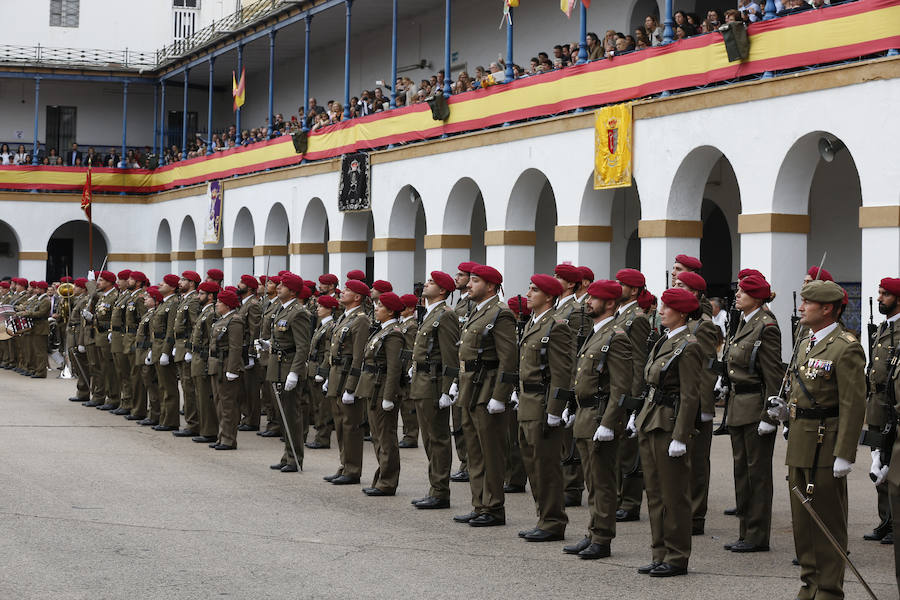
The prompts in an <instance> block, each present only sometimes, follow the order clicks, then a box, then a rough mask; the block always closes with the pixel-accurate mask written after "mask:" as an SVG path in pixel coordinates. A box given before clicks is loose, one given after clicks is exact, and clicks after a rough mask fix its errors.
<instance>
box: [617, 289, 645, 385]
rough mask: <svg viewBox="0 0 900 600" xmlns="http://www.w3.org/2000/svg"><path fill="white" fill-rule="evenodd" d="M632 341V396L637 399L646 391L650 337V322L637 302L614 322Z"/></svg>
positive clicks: (621, 313)
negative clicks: (645, 377)
mask: <svg viewBox="0 0 900 600" xmlns="http://www.w3.org/2000/svg"><path fill="white" fill-rule="evenodd" d="M613 322H614V324H615V325H618V326H619V327H621V328H622V330H623V331H624V332H625V335H627V336H628V339H629V340H631V367H632V380H631V394H630V395H631V396H632V397H635V398H637V397H638V396H640V395H641V393H643V391H644V367H645V365H646V364H647V350H648V348H647V339H648V338H649V337H650V321H649V320H648V319H647V315H645V314H644V311H642V310H641V307H640V306H638V303H637V302H634V303H632V304H631V305H630V306H629V307H628V308H626V309H625V310H621V309H620V312H619V313H618V314H617V315H616V318H615V319H614V320H613Z"/></svg>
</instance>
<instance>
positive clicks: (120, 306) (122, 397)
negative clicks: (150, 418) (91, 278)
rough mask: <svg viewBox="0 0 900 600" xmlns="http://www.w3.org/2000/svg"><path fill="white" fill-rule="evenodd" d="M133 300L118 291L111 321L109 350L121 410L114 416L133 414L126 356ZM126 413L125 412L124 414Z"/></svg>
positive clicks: (128, 363)
mask: <svg viewBox="0 0 900 600" xmlns="http://www.w3.org/2000/svg"><path fill="white" fill-rule="evenodd" d="M130 299H131V292H129V291H128V290H118V291H117V296H116V301H115V303H113V308H112V314H111V316H110V320H109V350H110V353H111V354H112V361H113V370H114V371H115V378H116V381H117V382H118V386H119V408H117V409H115V410H113V413H114V414H128V413H130V412H131V391H132V390H131V386H130V385H129V383H130V381H131V379H130V377H131V363H132V361H131V360H130V359H131V356H129V355H127V354H125V311H126V309H127V308H128V302H129V300H130ZM123 411H124V412H123Z"/></svg>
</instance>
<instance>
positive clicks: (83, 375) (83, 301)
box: [66, 277, 91, 402]
mask: <svg viewBox="0 0 900 600" xmlns="http://www.w3.org/2000/svg"><path fill="white" fill-rule="evenodd" d="M88 299H89V298H88V295H87V279H85V278H84V277H79V278H78V279H76V280H75V282H74V284H73V289H72V297H71V298H69V302H70V306H69V320H68V323H67V325H66V353H67V354H68V356H69V364H71V365H72V374H73V375H74V376H75V395H74V396H73V397H71V398H69V400H70V401H71V402H87V401H88V400H89V399H90V397H91V380H90V365H88V361H87V354H86V350H85V347H84V345H83V343H82V336H83V335H84V320H83V319H82V317H81V311H82V310H84V307H85V306H87V301H88Z"/></svg>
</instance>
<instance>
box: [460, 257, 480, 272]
mask: <svg viewBox="0 0 900 600" xmlns="http://www.w3.org/2000/svg"><path fill="white" fill-rule="evenodd" d="M477 266H478V263H477V262H472V261H471V260H464V261H463V262H461V263H459V265H458V266H457V267H456V268H457V269H458V270H459V272H460V273H471V272H472V269H474V268H475V267H477Z"/></svg>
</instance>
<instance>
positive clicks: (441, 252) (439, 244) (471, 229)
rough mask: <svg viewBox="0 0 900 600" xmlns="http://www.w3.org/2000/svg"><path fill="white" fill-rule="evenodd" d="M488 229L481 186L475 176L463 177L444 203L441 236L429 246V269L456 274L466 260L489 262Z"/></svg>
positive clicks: (452, 188)
mask: <svg viewBox="0 0 900 600" xmlns="http://www.w3.org/2000/svg"><path fill="white" fill-rule="evenodd" d="M486 229H487V216H486V214H485V207H484V195H483V194H482V191H481V187H480V186H479V185H478V183H476V182H475V180H474V179H472V178H471V177H462V178H460V179H459V180H457V181H456V182H455V183H454V184H453V186H452V187H451V188H450V193H449V194H448V196H447V202H446V203H445V204H444V214H443V222H442V227H441V229H440V231H441V235H440V236H435V237H434V238H432V239H433V241H431V242H429V244H428V246H429V248H428V250H427V251H426V252H427V263H428V264H429V265H430V267H429V270H434V269H440V270H443V271H446V272H447V273H456V267H457V265H459V263H461V262H463V261H465V260H472V261H475V262H478V263H483V262H485V246H484V232H485V230H486Z"/></svg>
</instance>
